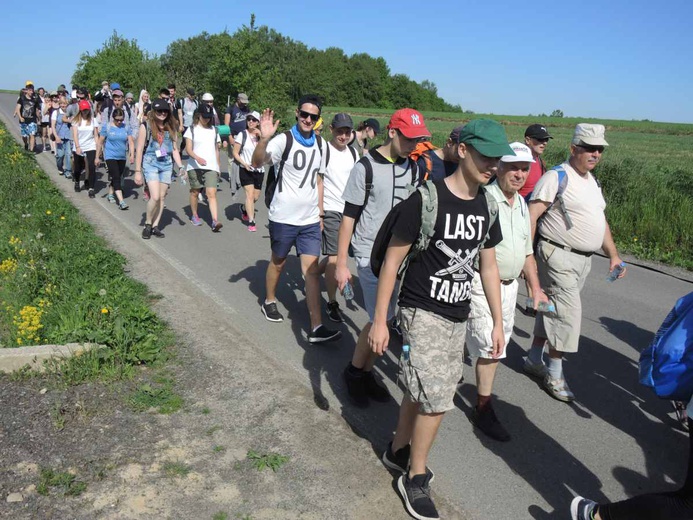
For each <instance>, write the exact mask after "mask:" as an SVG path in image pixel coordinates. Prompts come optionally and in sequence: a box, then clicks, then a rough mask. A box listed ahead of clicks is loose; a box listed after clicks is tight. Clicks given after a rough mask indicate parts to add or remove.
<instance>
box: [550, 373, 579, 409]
mask: <svg viewBox="0 0 693 520" xmlns="http://www.w3.org/2000/svg"><path fill="white" fill-rule="evenodd" d="M543 386H544V389H545V390H546V391H547V392H548V393H549V395H550V396H551V397H553V398H554V399H558V400H559V401H563V402H564V403H571V402H573V401H575V394H573V392H572V391H571V390H570V388H569V387H568V382H567V381H566V380H565V379H563V378H561V379H551V376H550V375H549V374H546V377H545V378H544V383H543Z"/></svg>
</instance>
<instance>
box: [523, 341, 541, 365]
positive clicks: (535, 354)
mask: <svg viewBox="0 0 693 520" xmlns="http://www.w3.org/2000/svg"><path fill="white" fill-rule="evenodd" d="M543 355H544V345H535V344H534V343H532V346H531V347H530V348H529V354H528V355H527V357H528V358H529V360H530V361H531V362H532V363H534V364H535V365H538V364H539V363H543V362H544V360H543Z"/></svg>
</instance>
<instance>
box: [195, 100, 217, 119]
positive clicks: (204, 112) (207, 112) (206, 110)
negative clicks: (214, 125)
mask: <svg viewBox="0 0 693 520" xmlns="http://www.w3.org/2000/svg"><path fill="white" fill-rule="evenodd" d="M198 110H199V111H200V117H204V118H205V119H211V118H212V117H214V109H213V108H212V106H211V105H206V104H204V103H203V104H202V105H200V108H198Z"/></svg>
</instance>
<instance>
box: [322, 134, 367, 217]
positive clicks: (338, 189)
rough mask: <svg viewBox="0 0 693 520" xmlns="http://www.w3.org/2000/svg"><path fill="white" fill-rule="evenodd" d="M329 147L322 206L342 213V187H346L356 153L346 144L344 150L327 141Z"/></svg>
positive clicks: (326, 209) (327, 209)
mask: <svg viewBox="0 0 693 520" xmlns="http://www.w3.org/2000/svg"><path fill="white" fill-rule="evenodd" d="M327 146H329V147H330V148H329V149H330V152H329V154H330V162H329V163H328V164H327V166H326V167H325V177H324V178H323V200H322V206H323V209H324V210H325V211H337V212H339V213H344V197H343V196H342V194H343V193H344V188H346V184H347V181H348V180H349V174H350V173H351V169H352V168H353V167H354V164H355V163H356V161H355V160H354V155H356V156H357V159H358V155H357V154H356V153H355V150H354V152H352V151H351V150H349V147H348V146H347V147H346V148H344V150H341V151H340V150H337V149H336V148H335V147H334V146H332V144H331V143H327ZM352 150H353V149H352Z"/></svg>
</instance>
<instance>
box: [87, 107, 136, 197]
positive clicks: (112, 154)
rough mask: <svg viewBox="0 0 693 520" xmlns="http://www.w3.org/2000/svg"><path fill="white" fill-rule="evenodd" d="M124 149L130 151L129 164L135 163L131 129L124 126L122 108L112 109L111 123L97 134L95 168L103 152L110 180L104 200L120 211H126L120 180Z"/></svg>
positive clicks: (123, 169)
mask: <svg viewBox="0 0 693 520" xmlns="http://www.w3.org/2000/svg"><path fill="white" fill-rule="evenodd" d="M104 144H105V147H104ZM126 148H127V150H130V154H129V155H130V163H131V164H132V163H134V162H135V141H134V140H133V138H132V128H131V127H130V126H129V125H126V124H125V111H124V110H123V109H122V108H114V109H113V113H112V114H111V121H110V122H108V121H106V122H105V123H104V124H103V127H102V128H101V132H100V134H99V141H98V143H97V150H96V166H97V167H98V166H99V157H100V155H101V151H103V157H104V159H105V160H106V164H107V165H108V176H109V177H110V179H111V182H110V184H109V186H108V197H106V198H107V199H108V202H115V203H117V204H118V207H119V208H120V209H122V210H125V209H128V205H127V202H125V200H124V197H123V188H122V186H121V183H122V178H123V176H124V175H125V158H126V155H127V150H126Z"/></svg>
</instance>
